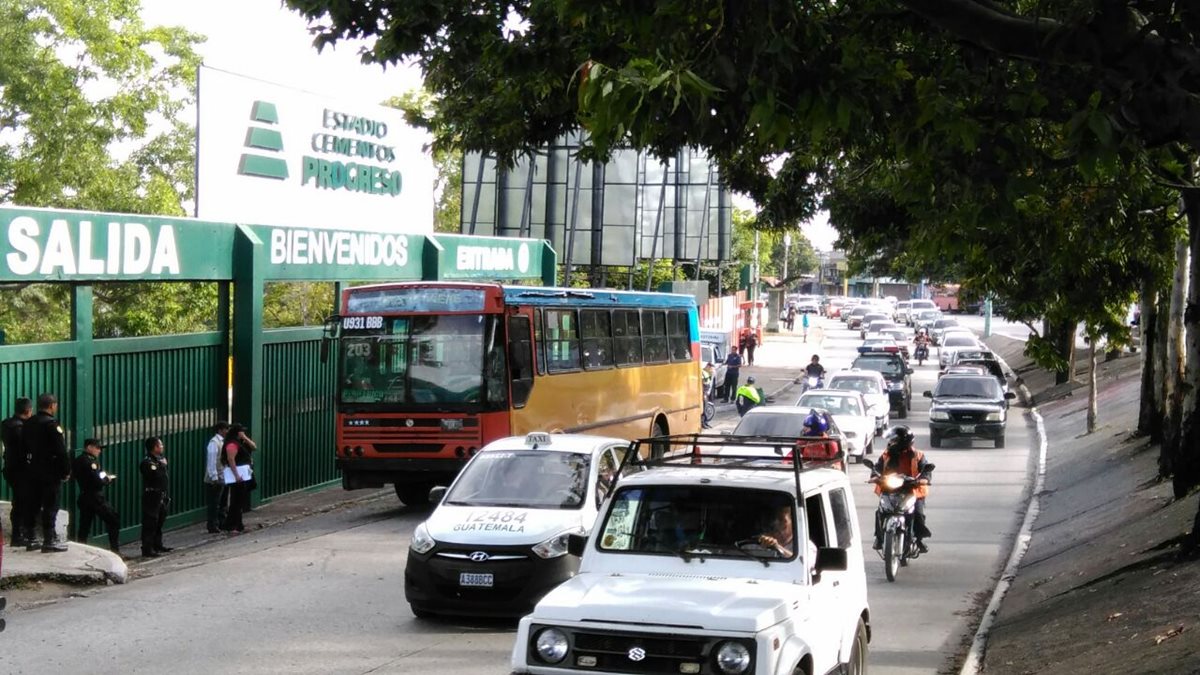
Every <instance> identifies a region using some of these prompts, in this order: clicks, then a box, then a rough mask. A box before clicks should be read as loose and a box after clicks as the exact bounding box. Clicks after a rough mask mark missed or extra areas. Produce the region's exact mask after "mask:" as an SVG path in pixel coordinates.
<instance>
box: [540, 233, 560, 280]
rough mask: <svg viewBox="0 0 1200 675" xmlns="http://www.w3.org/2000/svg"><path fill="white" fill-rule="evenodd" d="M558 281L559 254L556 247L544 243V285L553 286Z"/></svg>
mask: <svg viewBox="0 0 1200 675" xmlns="http://www.w3.org/2000/svg"><path fill="white" fill-rule="evenodd" d="M557 280H558V254H557V253H555V252H554V247H553V246H551V245H550V244H549V243H547V242H544V241H543V242H542V284H544V285H546V286H553V285H554V283H555V281H557Z"/></svg>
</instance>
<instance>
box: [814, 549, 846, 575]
mask: <svg viewBox="0 0 1200 675" xmlns="http://www.w3.org/2000/svg"><path fill="white" fill-rule="evenodd" d="M848 567H849V565H848V564H847V559H846V549H844V548H819V549H817V564H816V566H815V568H814V569H815V570H816V571H817V573H818V574H819V573H821V572H845V571H846V569H847V568H848Z"/></svg>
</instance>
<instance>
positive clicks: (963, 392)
mask: <svg viewBox="0 0 1200 675" xmlns="http://www.w3.org/2000/svg"><path fill="white" fill-rule="evenodd" d="M933 396H934V398H986V399H992V400H998V399H1001V398H1003V397H1004V395H1003V393H1002V392H1001V391H1000V385H999V384H998V383H997V382H996V378H994V377H943V378H942V380H941V381H940V382H938V385H937V389H936V390H934V392H933Z"/></svg>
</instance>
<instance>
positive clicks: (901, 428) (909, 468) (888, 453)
mask: <svg viewBox="0 0 1200 675" xmlns="http://www.w3.org/2000/svg"><path fill="white" fill-rule="evenodd" d="M913 438H914V436H913V432H912V430H911V429H909V428H908V427H907V426H905V425H903V424H900V425H897V426H894V427H892V429H891V431H889V432H888V438H887V449H886V450H884V451H883V454H882V455H880V457H879V463H878V464H877V466H878V467H879V473H881V474H889V473H900V474H905V475H908V476H912V477H913V478H917V477H919V476H920V475H921V474H923V473H925V467H926V464H927V462H926V461H925V453H923V452H921V451H920V450H917V449H916V448H914V447H913ZM882 492H883V488H882V486H880V485H879V484H876V485H875V494H877V495H878V494H881V493H882ZM913 494H914V495H916V496H917V507H916V510H915V511H914V513H913V534H915V535H916V538H917V550H919V551H920V552H921V553H927V552H929V548H928V547H926V546H925V541H924V540H925V539H926V538H928V537H932V536H933V533H931V532H930V531H929V528H928V527H926V526H925V497H927V496H928V495H929V483H928V481H926V482H925V483H924V484H921V485H918V486H916V488H915V489H914V490H913ZM872 548H874V549H875V550H876V551H878V550H879V549H881V548H883V531H882V528H881V527H880V522H879V517H878V514H877V515H876V518H875V544H874V546H872Z"/></svg>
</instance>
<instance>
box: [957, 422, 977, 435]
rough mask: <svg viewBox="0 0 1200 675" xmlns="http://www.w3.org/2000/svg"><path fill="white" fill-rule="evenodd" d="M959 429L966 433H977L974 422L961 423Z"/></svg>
mask: <svg viewBox="0 0 1200 675" xmlns="http://www.w3.org/2000/svg"><path fill="white" fill-rule="evenodd" d="M958 430H959V431H961V432H963V433H964V434H973V433H975V425H974V424H960V425H959V426H958Z"/></svg>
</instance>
